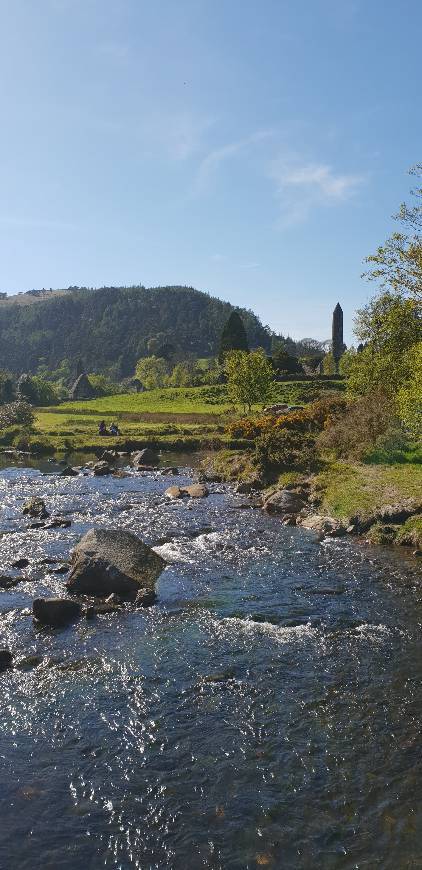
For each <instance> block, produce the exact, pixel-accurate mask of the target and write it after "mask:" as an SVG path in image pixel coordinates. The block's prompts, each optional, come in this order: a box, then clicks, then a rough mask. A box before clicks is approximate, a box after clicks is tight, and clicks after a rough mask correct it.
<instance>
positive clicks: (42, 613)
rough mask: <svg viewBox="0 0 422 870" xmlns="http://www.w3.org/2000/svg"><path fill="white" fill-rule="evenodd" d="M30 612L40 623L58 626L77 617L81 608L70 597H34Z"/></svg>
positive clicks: (73, 620)
mask: <svg viewBox="0 0 422 870" xmlns="http://www.w3.org/2000/svg"><path fill="white" fill-rule="evenodd" d="M32 613H33V615H34V618H35V619H36V620H37V622H40V623H41V625H53V626H59V625H67V624H68V623H69V622H75V621H76V620H77V619H79V617H80V615H81V608H80V605H79V604H78V602H77V601H71V599H70V598H35V599H34V601H33V602H32Z"/></svg>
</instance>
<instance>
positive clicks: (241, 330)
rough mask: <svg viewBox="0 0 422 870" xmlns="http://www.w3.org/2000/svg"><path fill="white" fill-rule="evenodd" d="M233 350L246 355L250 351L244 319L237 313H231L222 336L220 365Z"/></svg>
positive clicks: (219, 356) (219, 355)
mask: <svg viewBox="0 0 422 870" xmlns="http://www.w3.org/2000/svg"><path fill="white" fill-rule="evenodd" d="M231 350H241V351H244V352H246V353H247V352H248V350H249V345H248V339H247V337H246V332H245V327H244V325H243V321H242V318H241V317H240V314H238V313H237V311H232V312H231V314H230V317H229V319H228V320H227V323H226V324H225V326H224V329H223V332H222V334H221V341H220V350H219V354H218V358H219V360H220V363H223V362H224V359H225V356H226V354H227V353H229V352H230V351H231Z"/></svg>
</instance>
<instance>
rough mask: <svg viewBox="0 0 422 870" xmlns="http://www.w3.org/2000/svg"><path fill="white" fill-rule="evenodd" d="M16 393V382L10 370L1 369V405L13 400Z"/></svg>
mask: <svg viewBox="0 0 422 870" xmlns="http://www.w3.org/2000/svg"><path fill="white" fill-rule="evenodd" d="M14 395H15V384H14V380H13V376H12V375H11V374H10V372H5V371H0V405H3V404H5V403H6V402H11V401H12V399H13V398H14Z"/></svg>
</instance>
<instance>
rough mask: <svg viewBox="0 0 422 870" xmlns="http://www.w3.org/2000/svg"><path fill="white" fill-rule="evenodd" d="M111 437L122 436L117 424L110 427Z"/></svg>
mask: <svg viewBox="0 0 422 870" xmlns="http://www.w3.org/2000/svg"><path fill="white" fill-rule="evenodd" d="M110 435H120V429H119V427H118V425H117V423H112V424H111V426H110Z"/></svg>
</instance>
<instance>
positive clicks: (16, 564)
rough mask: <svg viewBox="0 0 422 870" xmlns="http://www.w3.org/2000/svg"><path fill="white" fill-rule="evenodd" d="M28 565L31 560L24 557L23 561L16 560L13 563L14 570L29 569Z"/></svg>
mask: <svg viewBox="0 0 422 870" xmlns="http://www.w3.org/2000/svg"><path fill="white" fill-rule="evenodd" d="M28 565H29V559H26V558H25V557H24V556H22V558H21V559H15V561H14V562H12V568H27V567H28Z"/></svg>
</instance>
